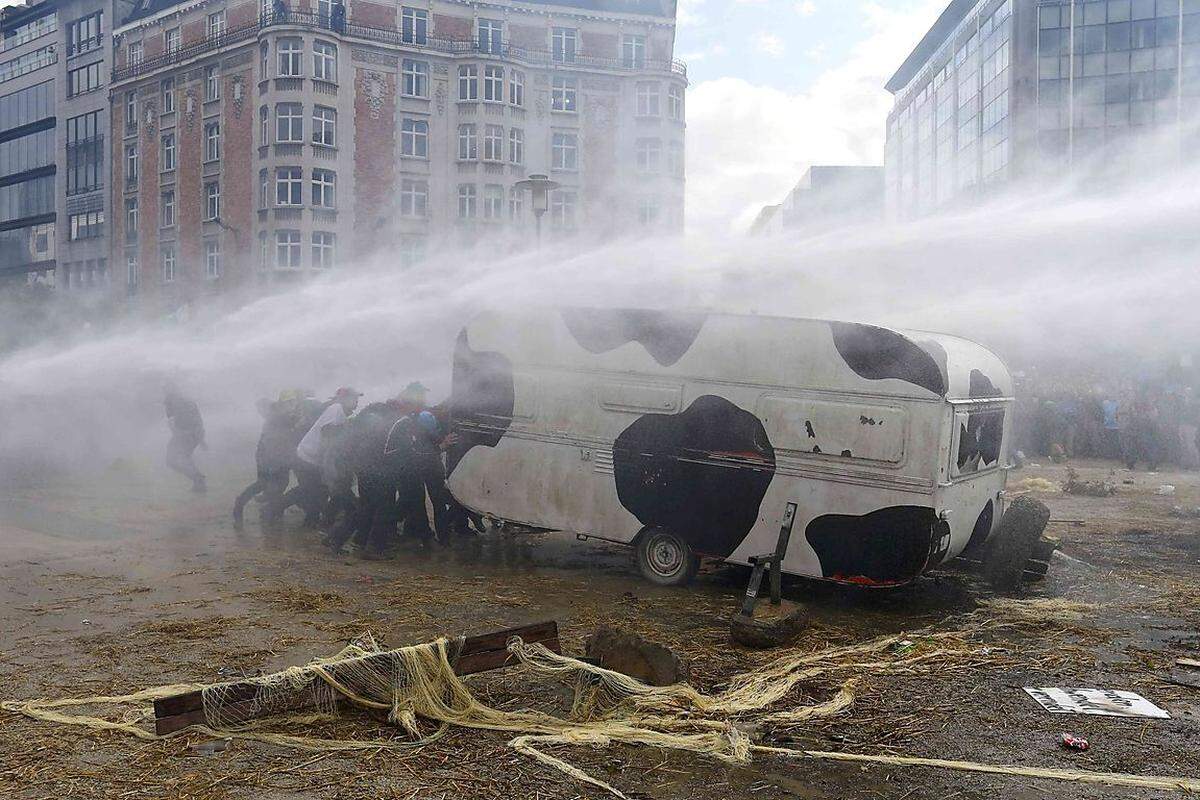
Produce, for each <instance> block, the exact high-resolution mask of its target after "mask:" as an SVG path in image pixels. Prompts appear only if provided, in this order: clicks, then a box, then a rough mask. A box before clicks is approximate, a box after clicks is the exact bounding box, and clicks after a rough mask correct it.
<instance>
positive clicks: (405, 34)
mask: <svg viewBox="0 0 1200 800" xmlns="http://www.w3.org/2000/svg"><path fill="white" fill-rule="evenodd" d="M400 41H402V42H404V43H405V44H428V42H429V12H428V11H426V10H425V9H423V8H409V7H408V6H404V7H403V8H401V9H400Z"/></svg>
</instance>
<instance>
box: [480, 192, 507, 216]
mask: <svg viewBox="0 0 1200 800" xmlns="http://www.w3.org/2000/svg"><path fill="white" fill-rule="evenodd" d="M483 218H484V219H490V220H493V221H496V222H499V221H500V220H502V219H504V187H503V186H500V185H499V184H496V183H489V184H487V185H486V186H484V187H483Z"/></svg>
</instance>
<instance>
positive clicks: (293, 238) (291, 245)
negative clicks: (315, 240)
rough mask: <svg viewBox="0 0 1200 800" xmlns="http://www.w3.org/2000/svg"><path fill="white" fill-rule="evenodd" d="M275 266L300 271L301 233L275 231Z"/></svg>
mask: <svg viewBox="0 0 1200 800" xmlns="http://www.w3.org/2000/svg"><path fill="white" fill-rule="evenodd" d="M275 266H276V268H278V269H300V231H275Z"/></svg>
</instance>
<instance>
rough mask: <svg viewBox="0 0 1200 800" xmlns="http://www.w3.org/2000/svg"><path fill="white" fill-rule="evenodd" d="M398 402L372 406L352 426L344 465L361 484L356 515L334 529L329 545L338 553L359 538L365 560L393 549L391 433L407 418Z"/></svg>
mask: <svg viewBox="0 0 1200 800" xmlns="http://www.w3.org/2000/svg"><path fill="white" fill-rule="evenodd" d="M404 411H405V406H404V405H402V404H401V403H399V402H398V401H397V400H388V401H386V402H382V403H371V404H370V405H368V406H367V407H365V408H364V409H362V410H361V411H360V412H359V413H358V414H357V415H356V416H355V417H354V418H353V419H352V420H351V421H350V423H349V425H348V426H347V429H346V431H345V437H346V438H345V441H344V443H343V450H344V456H343V458H344V465H345V467H346V469H348V470H349V471H351V472H353V474H354V477H355V480H356V481H357V484H358V500H357V503H356V504H355V512H354V514H352V515H347V516H346V518H344V519H343V520H342V521H341V522H339V523H338V524H337V525H335V526H334V528H333V530H332V531H331V532H330V535H329V538H328V539H327V540H326V545H327V546H328V547H329V549H330V550H332V551H333V552H334V553H338V552H340V551H341V549H342V548H343V547H344V546H345V545H346V543H347V542H349V541H350V540H351V538H357V539H358V541H359V544H360V551H361V552H362V553H363V555H364V556H365V557H368V558H379V557H382V555H383V553H384V552H385V551H386V550H387V549H388V548H389V547H390V546H391V544H392V540H393V539H394V538H395V529H396V475H395V472H394V471H393V469H392V465H391V464H390V463H389V461H388V459H387V458H386V456H385V453H384V450H385V449H386V444H387V437H388V431H390V430H391V429H392V426H393V425H395V424H396V421H397V420H399V419H400V418H401V417H403V416H404Z"/></svg>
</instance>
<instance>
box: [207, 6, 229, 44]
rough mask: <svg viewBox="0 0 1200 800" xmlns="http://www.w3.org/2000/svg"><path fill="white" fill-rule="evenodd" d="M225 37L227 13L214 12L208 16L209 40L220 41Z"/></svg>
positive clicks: (222, 11)
mask: <svg viewBox="0 0 1200 800" xmlns="http://www.w3.org/2000/svg"><path fill="white" fill-rule="evenodd" d="M223 35H225V11H224V10H221V11H214V12H213V13H211V14H209V15H208V38H210V39H218V38H220V37H221V36H223Z"/></svg>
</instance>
